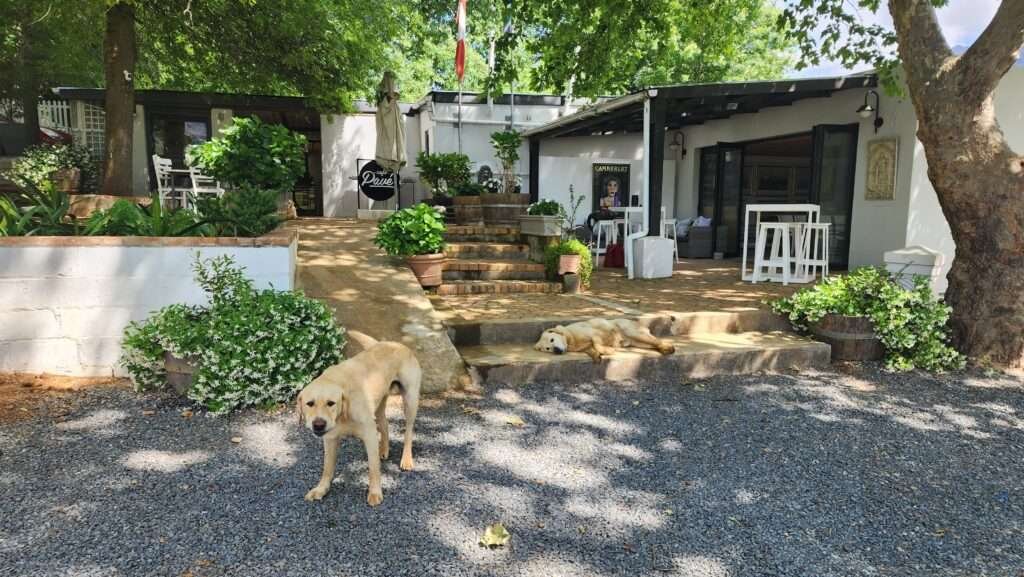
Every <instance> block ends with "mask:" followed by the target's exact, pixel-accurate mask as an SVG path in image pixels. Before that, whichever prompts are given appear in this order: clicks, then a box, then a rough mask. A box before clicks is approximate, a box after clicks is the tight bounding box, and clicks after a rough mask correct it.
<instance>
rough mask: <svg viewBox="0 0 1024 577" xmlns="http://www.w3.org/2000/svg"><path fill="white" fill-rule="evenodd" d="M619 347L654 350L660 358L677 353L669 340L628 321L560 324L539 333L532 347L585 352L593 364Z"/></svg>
mask: <svg viewBox="0 0 1024 577" xmlns="http://www.w3.org/2000/svg"><path fill="white" fill-rule="evenodd" d="M620 347H642V348H645V349H654V350H656V351H658V352H659V353H661V354H663V355H671V354H672V353H674V352H676V347H675V345H673V344H672V343H671V342H670V341H667V340H664V339H659V338H658V337H656V336H654V335H653V334H651V331H650V329H648V328H647V327H645V326H643V325H641V324H640V323H638V322H636V321H634V320H629V319H590V320H589V321H580V322H578V323H572V324H571V325H566V326H563V325H559V326H557V327H554V328H551V329H548V330H546V331H544V332H543V333H541V335H540V340H538V341H537V344H536V345H534V346H533V348H534V349H536V350H538V351H543V352H545V353H554V354H556V355H561V354H564V353H567V352H568V353H579V352H583V353H587V354H588V355H590V358H592V359H594V362H595V363H598V362H601V357H603V356H606V355H611V354H613V353H614V352H615V349H617V348H620Z"/></svg>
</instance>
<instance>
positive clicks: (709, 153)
mask: <svg viewBox="0 0 1024 577" xmlns="http://www.w3.org/2000/svg"><path fill="white" fill-rule="evenodd" d="M716 182H718V149H717V148H716V147H714V146H708V147H706V148H702V149H700V193H699V196H698V197H697V199H698V207H697V213H698V214H700V215H701V216H703V217H705V218H715V191H716V189H717V186H716V185H715V183H716Z"/></svg>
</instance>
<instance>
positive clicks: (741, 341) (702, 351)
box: [458, 332, 831, 385]
mask: <svg viewBox="0 0 1024 577" xmlns="http://www.w3.org/2000/svg"><path fill="white" fill-rule="evenodd" d="M670 339H671V340H672V341H673V342H674V343H675V345H676V352H675V354H672V355H667V356H664V357H663V356H661V355H659V354H658V353H656V352H654V351H650V350H645V349H624V350H620V351H619V352H617V353H615V354H614V355H613V356H612V357H611V358H606V359H604V360H602V361H601V362H600V363H595V362H593V361H592V360H591V359H590V357H588V356H587V355H585V354H583V353H566V354H564V355H552V354H550V353H542V352H539V351H536V350H534V349H533V344H532V343H530V344H508V345H493V346H472V347H458V349H459V354H461V355H462V358H463V360H464V361H466V364H467V365H469V366H470V367H472V368H474V369H475V370H476V371H477V373H478V374H479V375H480V379H481V380H482V381H483V382H484V383H487V384H499V383H500V384H507V385H517V384H525V383H529V382H534V381H552V382H559V383H564V384H577V383H586V382H593V381H598V380H611V381H623V380H630V379H639V378H643V379H647V380H658V379H664V380H667V381H673V382H679V381H680V380H681V379H692V378H705V377H710V376H714V375H741V374H749V373H755V372H758V371H771V370H784V369H796V370H800V369H807V368H824V367H827V366H828V364H829V357H830V354H831V350H830V347H829V346H828V345H827V344H825V343H819V342H817V341H812V340H810V339H806V338H803V337H800V336H798V335H795V334H792V333H784V332H770V333H763V332H744V333H736V334H727V333H718V334H706V335H698V336H691V337H670Z"/></svg>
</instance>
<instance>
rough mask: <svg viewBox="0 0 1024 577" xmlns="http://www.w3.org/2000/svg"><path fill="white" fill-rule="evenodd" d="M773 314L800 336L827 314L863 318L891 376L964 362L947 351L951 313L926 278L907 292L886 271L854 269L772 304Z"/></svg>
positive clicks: (956, 354)
mask: <svg viewBox="0 0 1024 577" xmlns="http://www.w3.org/2000/svg"><path fill="white" fill-rule="evenodd" d="M772 309H773V310H775V312H777V313H779V314H782V315H785V316H787V317H788V318H789V320H790V322H791V323H792V324H793V327H794V328H796V329H797V330H799V331H802V332H806V331H807V330H808V329H809V326H810V325H812V324H814V323H816V322H818V321H820V320H821V318H822V317H824V316H825V315H827V314H838V315H846V316H863V317H868V318H870V319H871V320H872V321H873V322H874V324H875V332H876V334H877V335H878V338H879V339H880V340H881V341H882V344H883V345H885V349H886V365H887V366H888V367H889V368H891V369H894V370H910V369H914V368H920V369H924V370H927V371H944V370H948V369H955V368H961V367H963V365H964V362H965V359H964V357H963V355H961V354H960V353H958V352H957V351H956V350H955V349H953V348H952V347H951V346H950V345H949V329H948V326H947V323H948V321H949V315H950V308H949V306H948V305H946V304H945V303H943V302H942V301H940V300H938V299H936V298H935V296H934V295H933V294H932V291H931V287H930V286H929V283H928V280H927V279H925V278H917V279H916V280H915V285H914V289H913V290H906V289H905V288H903V287H902V286H900V285H899V284H897V283H896V282H895V281H894V280H893V279H892V278H891V277H890V276H889V273H888V272H886V271H885V269H881V268H873V267H865V268H859V269H857V270H855V271H853V272H851V273H850V274H848V275H845V276H834V277H829V278H827V279H825V280H824V281H822V282H820V283H818V284H816V285H814V286H813V287H809V288H805V289H801V290H800V291H797V292H796V293H795V294H793V295H792V296H790V297H788V298H784V299H780V300H777V301H775V302H773V303H772Z"/></svg>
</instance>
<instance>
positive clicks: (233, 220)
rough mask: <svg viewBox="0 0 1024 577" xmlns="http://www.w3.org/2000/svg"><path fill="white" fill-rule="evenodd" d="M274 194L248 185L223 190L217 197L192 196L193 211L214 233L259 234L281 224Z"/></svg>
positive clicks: (234, 234) (226, 234)
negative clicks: (194, 210)
mask: <svg viewBox="0 0 1024 577" xmlns="http://www.w3.org/2000/svg"><path fill="white" fill-rule="evenodd" d="M277 197H278V194H277V192H276V191H274V190H269V189H268V190H261V189H259V188H255V187H253V186H250V185H248V184H244V185H242V186H240V187H238V188H236V189H232V190H228V191H225V192H224V194H223V195H222V196H220V197H215V196H207V195H203V196H200V197H199V198H197V199H195V203H196V210H197V211H198V212H199V214H200V216H201V217H202V219H203V221H204V222H207V223H209V224H210V225H211V226H212V227H213V234H214V235H215V236H260V235H263V234H266V233H268V232H270V231H272V230H274V229H275V228H277V225H279V224H281V215H280V213H279V212H278V210H277Z"/></svg>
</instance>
